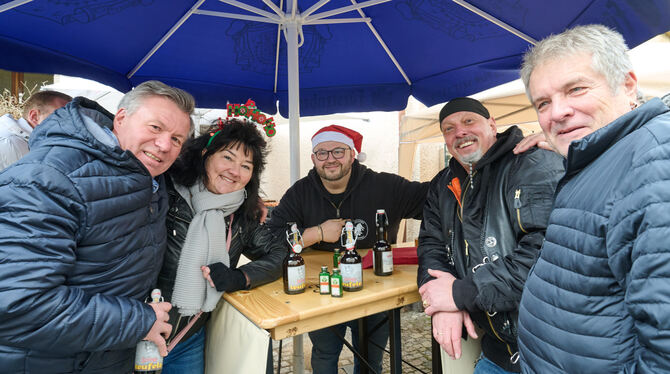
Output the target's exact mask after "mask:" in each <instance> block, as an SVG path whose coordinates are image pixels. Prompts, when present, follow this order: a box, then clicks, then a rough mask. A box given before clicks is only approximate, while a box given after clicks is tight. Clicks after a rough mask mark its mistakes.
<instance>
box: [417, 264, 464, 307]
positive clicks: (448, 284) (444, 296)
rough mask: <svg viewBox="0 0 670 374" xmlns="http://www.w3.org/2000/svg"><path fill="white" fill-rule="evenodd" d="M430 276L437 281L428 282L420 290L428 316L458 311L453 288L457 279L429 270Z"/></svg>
mask: <svg viewBox="0 0 670 374" xmlns="http://www.w3.org/2000/svg"><path fill="white" fill-rule="evenodd" d="M428 274H430V275H431V276H433V277H435V278H436V279H433V280H432V281H430V282H427V283H426V284H424V285H423V286H421V288H419V293H420V294H421V300H423V306H424V308H425V312H426V314H428V315H429V316H432V315H433V314H435V313H437V312H456V311H458V308H457V307H456V303H455V302H454V296H453V293H452V287H453V284H454V281H455V280H456V278H455V277H454V276H453V275H451V274H449V273H447V272H444V271H440V270H432V269H428Z"/></svg>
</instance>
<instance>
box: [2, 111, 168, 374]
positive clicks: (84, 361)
mask: <svg viewBox="0 0 670 374" xmlns="http://www.w3.org/2000/svg"><path fill="white" fill-rule="evenodd" d="M84 107H87V108H89V109H88V110H93V111H94V112H97V113H96V114H97V116H98V117H100V118H102V120H101V122H104V123H105V125H106V126H109V127H111V126H112V116H111V114H109V113H108V112H107V111H105V110H104V109H103V108H102V107H100V106H99V105H97V104H96V103H94V102H92V101H89V100H86V99H84V98H77V99H75V100H74V101H73V102H72V103H70V104H68V105H67V106H65V107H64V108H63V109H59V110H58V111H56V112H55V113H54V114H53V115H52V116H50V117H49V118H48V119H47V120H46V121H45V122H44V123H42V124H41V125H40V126H38V127H37V128H36V129H35V131H34V132H33V134H32V137H31V140H30V145H31V147H30V148H31V151H30V153H29V154H28V155H26V156H25V157H24V158H22V159H21V160H20V161H19V162H17V163H15V164H14V165H13V166H11V167H9V168H8V169H6V170H5V171H4V172H3V173H1V174H0V371H1V372H3V373H36V374H37V373H39V374H44V373H72V372H85V373H127V372H129V371H131V370H132V363H133V356H134V347H135V346H136V344H137V343H138V341H140V340H141V339H142V338H144V337H145V336H146V334H147V333H148V331H149V330H150V328H151V326H152V324H153V323H154V320H155V314H154V312H153V310H152V309H151V308H150V307H149V306H147V305H146V304H144V303H143V298H144V296H145V295H146V294H147V292H148V291H149V290H150V288H151V286H152V285H153V284H154V282H155V280H156V277H157V275H158V271H159V269H160V265H161V262H162V257H163V252H164V248H165V241H166V232H165V215H166V212H167V195H166V193H165V188H164V187H161V188H160V189H159V190H158V192H156V193H153V192H152V178H151V176H150V174H149V172H148V170H147V169H146V168H145V167H144V166H143V165H142V164H141V163H140V161H139V160H137V158H136V157H135V156H134V155H133V154H132V153H130V152H127V151H122V150H121V149H120V148H119V147H118V146H107V145H105V144H103V143H102V142H101V141H100V140H99V139H101V138H100V137H99V136H98V137H96V136H94V135H93V134H92V133H91V132H90V131H89V129H94V130H97V131H101V128H100V127H99V126H98V125H96V123H93V122H91V123H90V126H89V127H88V128H87V126H86V125H85V124H84V120H83V117H82V116H81V114H80V110H86V109H82V108H84ZM96 126H98V127H97V129H95V127H96Z"/></svg>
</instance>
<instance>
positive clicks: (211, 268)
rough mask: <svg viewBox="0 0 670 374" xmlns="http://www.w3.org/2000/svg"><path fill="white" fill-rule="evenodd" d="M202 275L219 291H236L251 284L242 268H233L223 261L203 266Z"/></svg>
mask: <svg viewBox="0 0 670 374" xmlns="http://www.w3.org/2000/svg"><path fill="white" fill-rule="evenodd" d="M200 270H202V276H203V277H204V278H205V279H206V280H207V282H208V283H209V285H210V286H212V287H214V288H216V290H217V291H219V292H235V291H239V290H243V289H245V288H247V287H248V286H249V279H248V278H247V275H246V274H244V272H243V271H242V270H239V269H231V268H229V267H228V266H226V265H225V264H223V263H222V262H215V263H213V264H209V265H208V266H201V267H200Z"/></svg>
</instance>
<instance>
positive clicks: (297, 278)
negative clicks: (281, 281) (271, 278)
mask: <svg viewBox="0 0 670 374" xmlns="http://www.w3.org/2000/svg"><path fill="white" fill-rule="evenodd" d="M286 270H288V271H287V274H288V289H289V291H300V290H304V289H305V286H306V283H305V265H300V266H289V267H288V269H286Z"/></svg>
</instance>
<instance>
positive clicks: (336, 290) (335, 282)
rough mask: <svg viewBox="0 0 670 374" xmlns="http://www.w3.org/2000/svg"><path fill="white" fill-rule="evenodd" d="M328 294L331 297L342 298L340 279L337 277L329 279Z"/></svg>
mask: <svg viewBox="0 0 670 374" xmlns="http://www.w3.org/2000/svg"><path fill="white" fill-rule="evenodd" d="M330 294H331V295H333V296H342V287H340V279H339V278H337V277H333V278H330Z"/></svg>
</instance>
